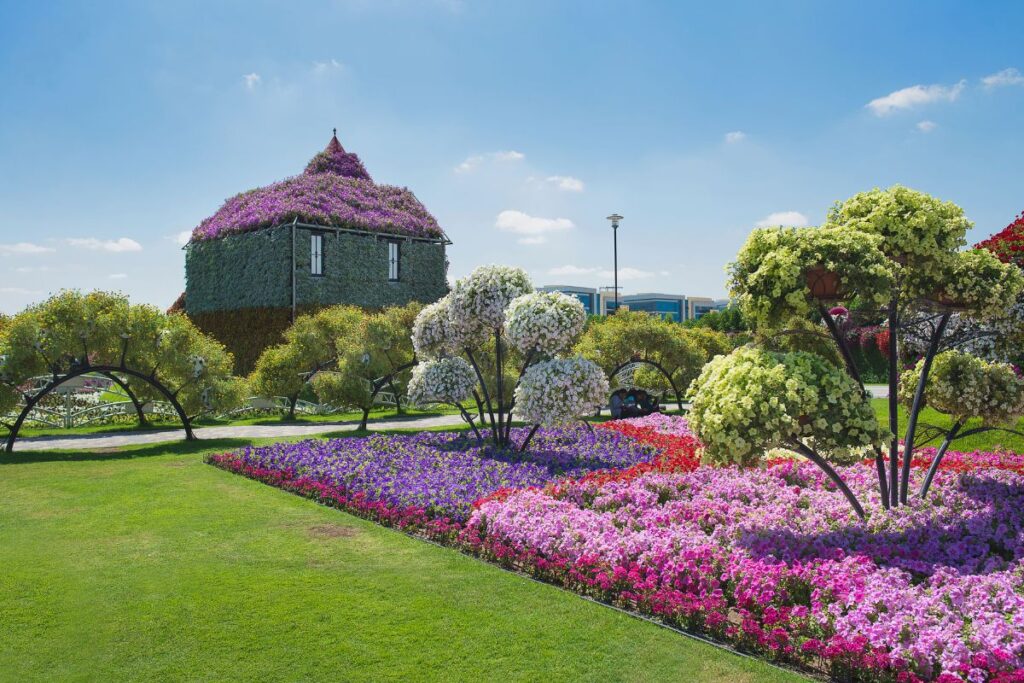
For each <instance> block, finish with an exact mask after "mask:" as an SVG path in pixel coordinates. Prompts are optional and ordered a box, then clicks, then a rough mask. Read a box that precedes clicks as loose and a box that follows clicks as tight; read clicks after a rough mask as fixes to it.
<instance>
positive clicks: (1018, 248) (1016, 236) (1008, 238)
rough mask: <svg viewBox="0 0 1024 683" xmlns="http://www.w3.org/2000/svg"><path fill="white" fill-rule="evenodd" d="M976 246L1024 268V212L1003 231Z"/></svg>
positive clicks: (1006, 261)
mask: <svg viewBox="0 0 1024 683" xmlns="http://www.w3.org/2000/svg"><path fill="white" fill-rule="evenodd" d="M975 246H977V247H978V248H979V249H988V250H989V251H991V252H992V253H993V254H995V255H996V256H998V257H999V260H1001V261H1003V262H1005V263H1013V264H1016V265H1017V266H1020V267H1022V268H1024V213H1021V215H1019V216H1017V218H1016V219H1014V221H1013V222H1012V223H1010V224H1009V225H1007V226H1006V227H1005V228H1003V229H1002V230H1001V231H999V232H997V233H996V234H995V235H992V236H991V237H989V238H988V239H987V240H985V241H983V242H979V243H978V244H977V245H975Z"/></svg>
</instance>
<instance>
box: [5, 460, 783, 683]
mask: <svg viewBox="0 0 1024 683" xmlns="http://www.w3.org/2000/svg"><path fill="white" fill-rule="evenodd" d="M243 443H248V442H244V441H241V440H224V441H220V442H211V441H205V442H199V443H192V444H182V443H178V444H162V445H159V446H149V447H144V448H135V449H126V450H122V451H117V452H112V453H90V454H69V453H30V454H29V453H26V454H15V455H14V456H9V457H8V458H6V459H3V460H0V463H2V465H0V567H2V571H0V606H2V608H0V615H2V616H0V633H2V636H0V637H2V639H3V647H0V672H3V674H2V676H0V677H2V678H4V679H7V680H19V681H25V680H46V681H55V680H83V681H84V680H125V679H134V680H139V679H144V680H182V679H190V680H191V679H204V680H224V679H232V680H239V679H247V680H255V679H258V680H261V681H262V680H311V679H331V680H477V679H482V680H581V679H582V680H633V681H652V680H676V681H678V680H693V681H723V682H724V681H790V680H799V677H798V676H796V675H794V674H790V673H786V672H781V671H778V670H775V669H772V668H770V667H768V666H767V665H764V664H762V663H759V662H755V661H751V660H748V659H744V658H740V657H737V656H734V655H731V654H728V653H724V652H722V651H719V650H717V649H714V648H712V647H709V646H706V645H703V644H700V643H696V642H694V641H691V640H689V639H686V638H684V637H681V636H679V635H677V634H674V633H671V632H668V631H665V630H663V629H659V628H657V627H655V626H653V625H651V624H647V623H644V622H640V621H637V620H635V619H632V618H630V617H628V616H625V615H622V614H619V613H617V612H614V611H612V610H610V609H607V608H605V607H602V606H599V605H595V604H592V603H589V602H586V601H584V600H581V599H579V598H577V597H574V596H572V595H569V594H566V593H563V592H561V591H558V590H556V589H554V588H552V587H549V586H544V585H539V584H537V583H534V582H531V581H529V580H527V579H525V578H522V577H519V576H515V575H511V574H508V573H505V572H502V571H500V570H498V569H496V568H494V567H491V566H488V565H484V564H482V563H480V562H477V561H475V560H473V559H470V558H467V557H464V556H462V555H460V554H459V553H457V552H454V551H452V550H448V549H444V548H438V547H435V546H432V545H430V544H427V543H424V542H422V541H419V540H416V539H411V538H408V537H406V536H404V535H402V534H400V533H397V532H395V531H391V530H387V529H384V528H381V527H378V526H376V525H374V524H371V523H369V522H365V521H363V520H360V519H357V518H355V517H352V516H349V515H347V514H345V513H342V512H339V511H337V510H333V509H328V508H324V507H321V506H318V505H316V504H315V503H313V502H311V501H308V500H304V499H301V498H299V497H297V496H293V495H290V494H287V493H284V492H282V491H279V490H276V489H273V488H270V487H268V486H265V485H263V484H259V483H257V482H254V481H250V480H247V479H244V478H242V477H238V476H234V475H231V474H228V473H227V472H224V471H222V470H219V469H216V468H213V467H210V466H208V465H205V464H203V463H202V455H203V453H204V452H205V451H210V450H214V451H219V450H225V449H228V448H233V447H237V446H239V445H242V444H243Z"/></svg>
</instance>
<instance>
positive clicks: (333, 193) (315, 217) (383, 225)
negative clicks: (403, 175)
mask: <svg viewBox="0 0 1024 683" xmlns="http://www.w3.org/2000/svg"><path fill="white" fill-rule="evenodd" d="M295 219H298V220H299V221H301V222H303V223H312V224H315V225H325V226H339V227H344V228H351V229H355V230H367V231H371V232H383V233H389V234H396V235H409V236H411V237H428V238H435V239H441V238H443V237H444V232H443V231H442V230H441V228H440V226H438V224H437V220H436V219H435V218H434V216H433V215H431V213H430V212H429V211H427V208H426V207H425V206H423V204H421V203H420V201H419V200H418V199H416V196H415V195H414V194H413V193H412V192H411V191H409V190H408V189H407V188H404V187H394V186H392V185H378V184H376V183H374V182H373V180H371V179H370V176H369V174H368V173H367V172H366V169H365V168H363V163H362V162H361V161H360V160H359V157H358V156H356V155H355V154H351V153H349V152H346V151H345V150H344V149H343V148H342V147H341V144H340V143H338V140H337V138H333V139H332V140H331V142H330V144H328V145H327V149H325V150H324V151H323V152H320V153H319V154H317V155H316V156H315V157H313V159H312V160H311V161H310V162H309V165H308V166H307V167H306V170H305V172H304V173H302V174H301V175H298V176H295V177H294V178H288V179H286V180H282V181H280V182H277V183H274V184H273V185H268V186H266V187H260V188H257V189H255V190H249V191H248V192H242V193H241V194H237V195H235V196H234V197H232V198H231V199H228V200H227V201H226V202H224V205H223V206H221V207H220V209H218V210H217V213H215V214H213V215H212V216H210V217H209V218H207V219H206V220H204V221H203V222H202V223H200V224H199V225H198V226H197V227H196V228H195V230H193V231H192V241H193V242H200V241H202V240H210V239H217V238H218V237H224V236H225V235H232V234H235V233H241V232H250V231H252V230H259V229H260V228H269V227H273V226H275V225H281V224H282V223H289V222H291V221H292V220H295Z"/></svg>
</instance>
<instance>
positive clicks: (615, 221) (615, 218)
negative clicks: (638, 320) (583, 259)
mask: <svg viewBox="0 0 1024 683" xmlns="http://www.w3.org/2000/svg"><path fill="white" fill-rule="evenodd" d="M608 220H610V221H611V222H612V248H613V250H614V251H613V253H614V257H613V258H614V262H613V266H612V267H613V270H614V273H615V312H616V313H618V312H619V221H621V220H622V216H620V215H619V214H617V213H613V214H612V215H611V216H608Z"/></svg>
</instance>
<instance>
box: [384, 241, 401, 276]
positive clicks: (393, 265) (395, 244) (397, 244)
mask: <svg viewBox="0 0 1024 683" xmlns="http://www.w3.org/2000/svg"><path fill="white" fill-rule="evenodd" d="M387 244H388V250H387V265H388V282H401V280H402V242H401V241H400V240H388V241H387ZM392 249H394V258H392ZM392 273H394V277H392Z"/></svg>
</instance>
